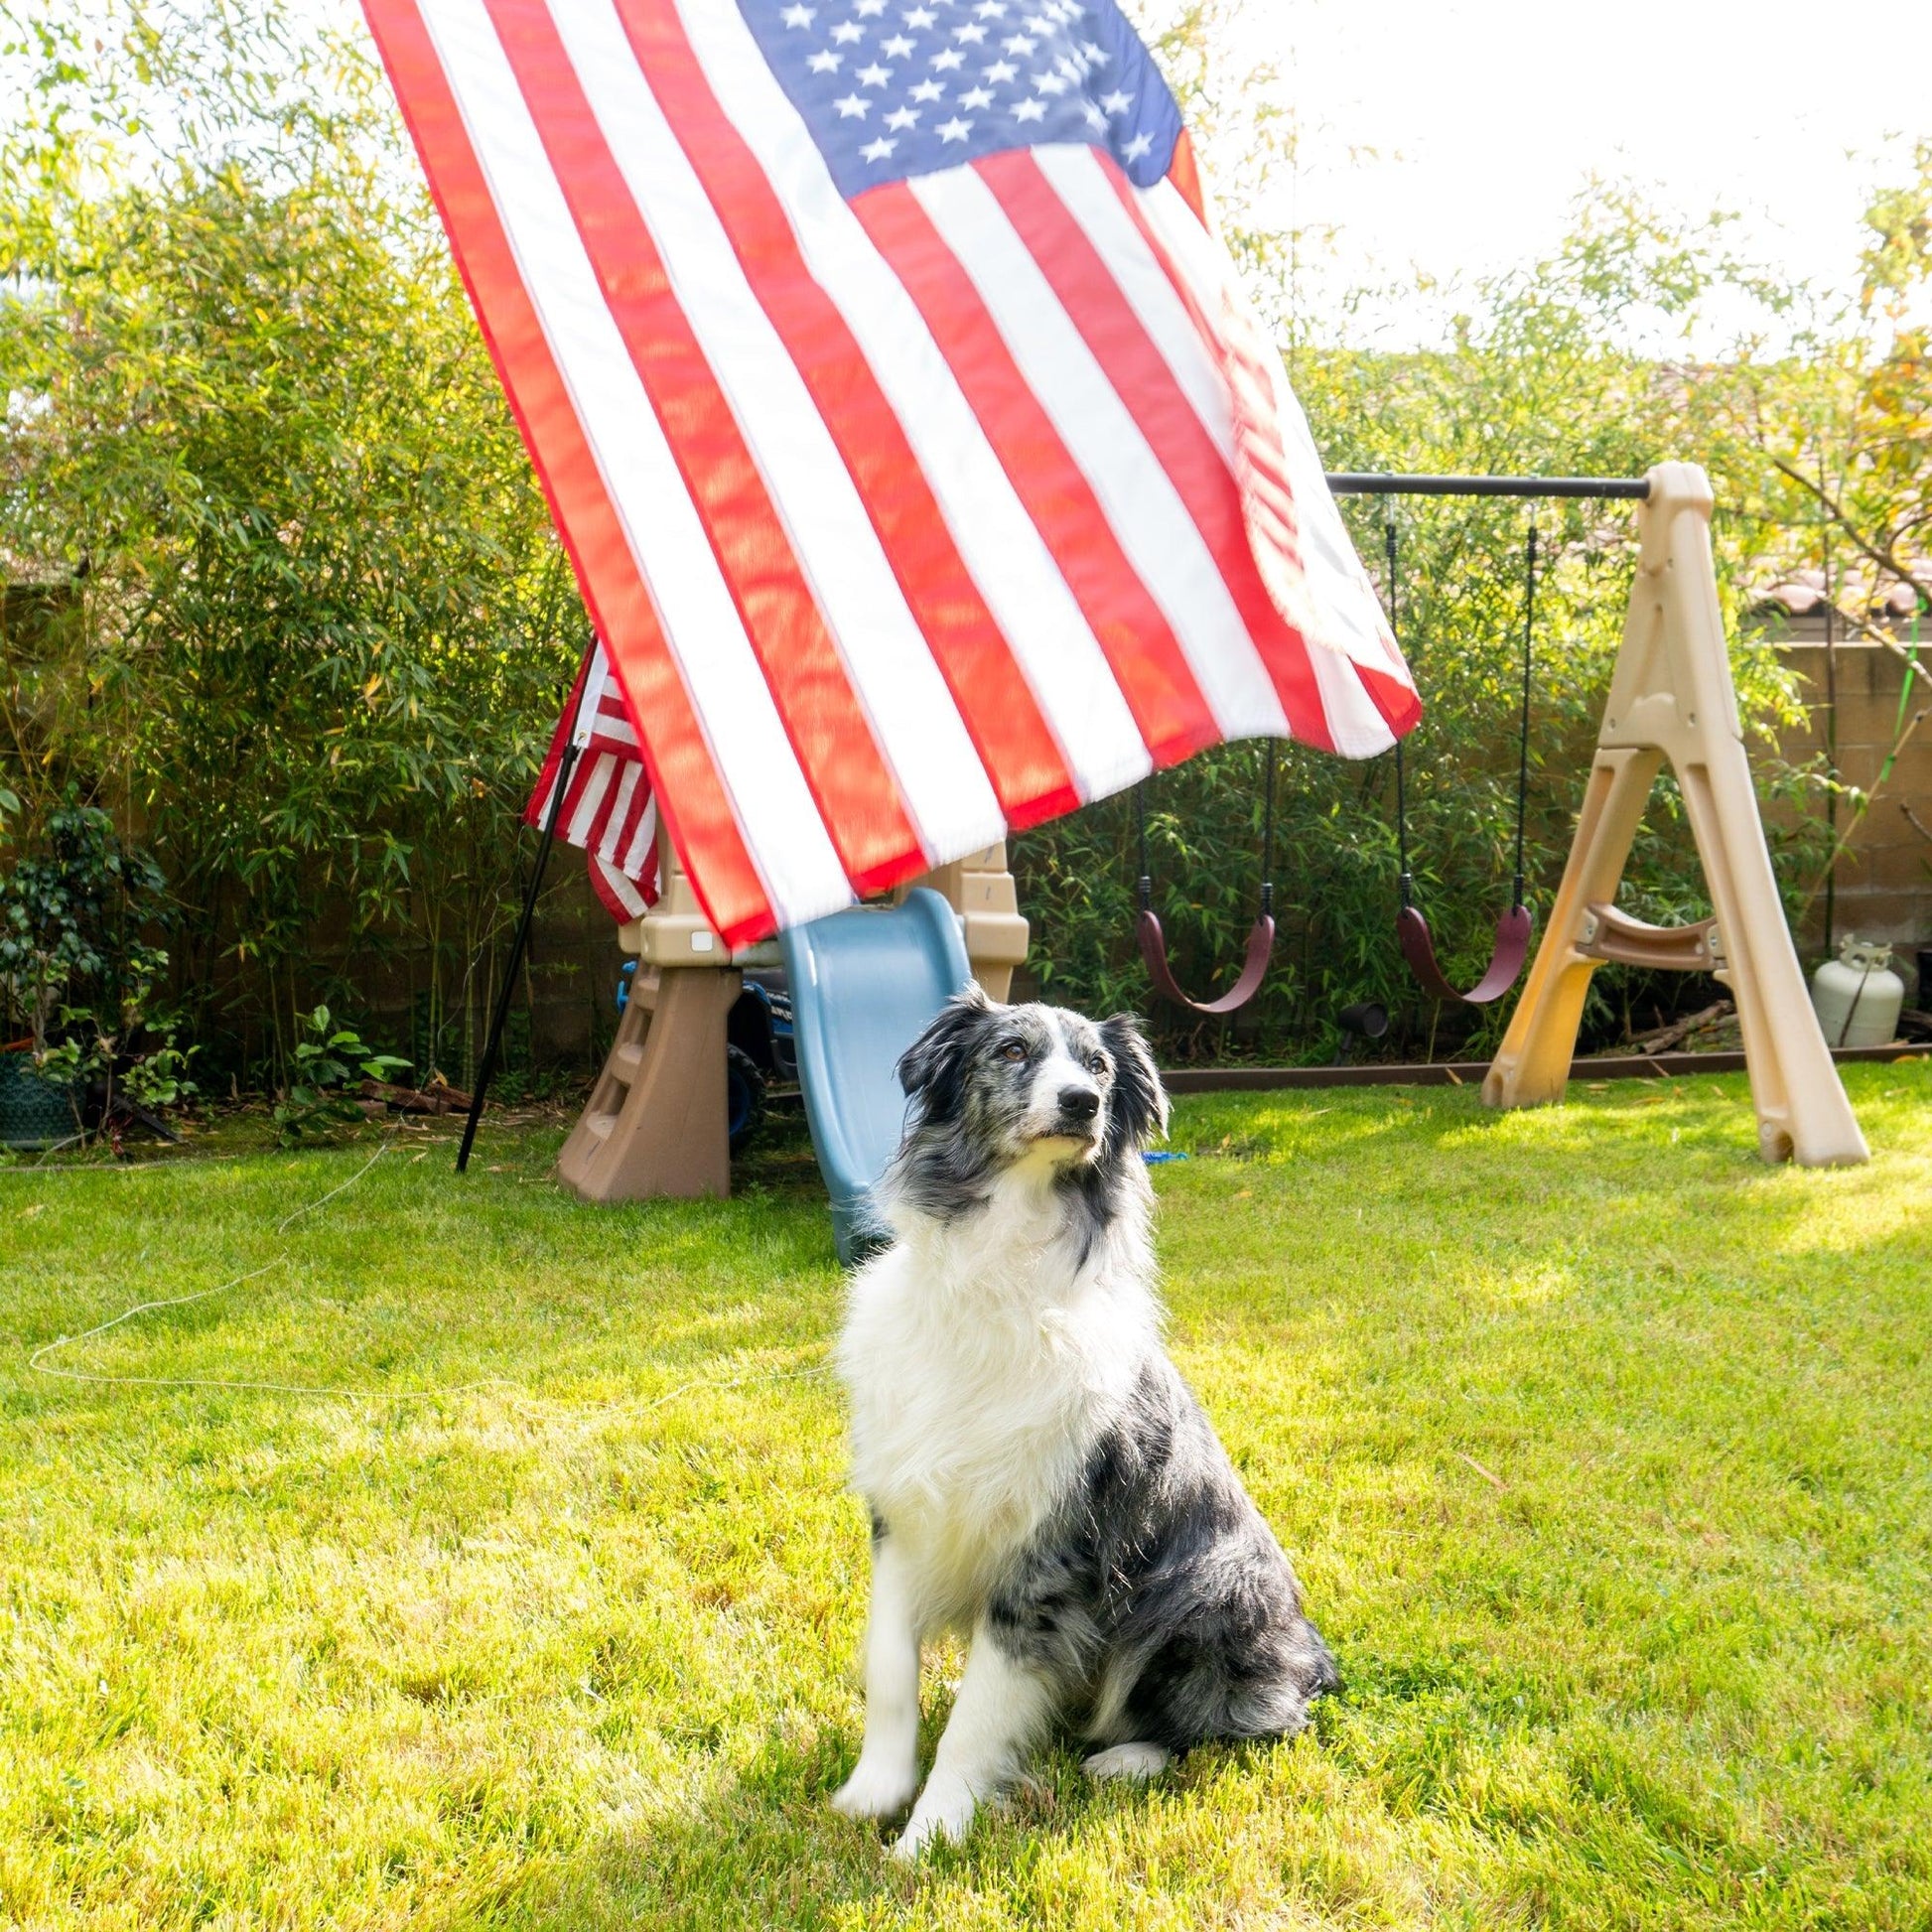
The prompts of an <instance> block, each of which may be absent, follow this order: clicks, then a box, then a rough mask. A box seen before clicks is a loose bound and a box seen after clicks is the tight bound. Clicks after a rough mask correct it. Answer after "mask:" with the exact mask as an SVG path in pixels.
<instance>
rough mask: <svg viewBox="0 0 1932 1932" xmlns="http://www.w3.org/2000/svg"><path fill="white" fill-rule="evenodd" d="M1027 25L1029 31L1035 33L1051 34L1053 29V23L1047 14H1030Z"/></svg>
mask: <svg viewBox="0 0 1932 1932" xmlns="http://www.w3.org/2000/svg"><path fill="white" fill-rule="evenodd" d="M1027 27H1028V31H1029V32H1031V33H1035V34H1050V33H1051V32H1052V31H1053V23H1052V21H1051V20H1050V19H1049V18H1048V17H1047V16H1046V15H1045V14H1029V15H1028V16H1027Z"/></svg>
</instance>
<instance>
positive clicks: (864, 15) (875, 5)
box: [852, 0, 886, 20]
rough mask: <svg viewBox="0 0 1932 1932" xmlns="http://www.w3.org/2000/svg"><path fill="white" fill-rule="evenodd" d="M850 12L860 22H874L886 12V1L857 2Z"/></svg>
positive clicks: (859, 0) (869, 0) (868, 0)
mask: <svg viewBox="0 0 1932 1932" xmlns="http://www.w3.org/2000/svg"><path fill="white" fill-rule="evenodd" d="M852 11H853V12H854V13H856V14H857V15H858V16H859V18H860V19H861V20H874V19H877V18H878V16H879V15H880V14H883V13H884V12H885V11H886V0H857V4H856V5H855V6H854V7H853V9H852Z"/></svg>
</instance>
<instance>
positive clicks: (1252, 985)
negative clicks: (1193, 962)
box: [1135, 906, 1275, 1020]
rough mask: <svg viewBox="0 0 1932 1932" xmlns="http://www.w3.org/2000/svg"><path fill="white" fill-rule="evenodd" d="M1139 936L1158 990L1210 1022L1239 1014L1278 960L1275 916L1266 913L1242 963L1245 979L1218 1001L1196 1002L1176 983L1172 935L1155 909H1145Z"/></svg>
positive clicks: (1257, 923)
mask: <svg viewBox="0 0 1932 1932" xmlns="http://www.w3.org/2000/svg"><path fill="white" fill-rule="evenodd" d="M1135 934H1136V937H1138V938H1139V940H1140V942H1141V957H1142V958H1143V959H1144V960H1145V961H1146V962H1147V971H1148V977H1149V978H1150V979H1151V980H1153V982H1154V990H1155V991H1156V992H1157V993H1161V994H1164V995H1166V997H1167V998H1168V999H1170V1000H1172V1001H1173V1003H1174V1005H1175V1006H1180V1007H1185V1008H1186V1009H1187V1011H1188V1012H1189V1013H1198V1014H1200V1015H1202V1016H1203V1017H1204V1018H1206V1019H1210V1020H1222V1019H1225V1018H1226V1017H1227V1016H1228V1015H1229V1014H1231V1013H1239V1012H1240V1011H1241V1009H1242V1008H1243V1007H1245V1006H1246V1005H1247V1004H1248V1003H1249V1001H1251V1000H1252V999H1253V998H1254V997H1255V995H1256V994H1257V993H1259V992H1260V991H1261V984H1262V981H1264V980H1265V979H1266V978H1267V977H1268V965H1269V961H1270V960H1272V959H1273V958H1274V956H1275V921H1274V918H1273V916H1272V915H1271V914H1269V913H1267V912H1264V913H1262V915H1261V916H1260V918H1258V919H1257V920H1256V921H1255V922H1254V926H1253V928H1252V930H1251V931H1250V932H1249V934H1248V954H1247V957H1246V959H1245V960H1243V961H1242V965H1241V977H1240V978H1239V979H1237V980H1236V981H1235V982H1234V984H1233V985H1232V986H1231V987H1229V989H1228V990H1227V991H1226V992H1225V993H1223V994H1222V995H1221V997H1220V998H1219V999H1218V1000H1194V999H1190V998H1189V997H1188V996H1187V995H1186V994H1185V993H1183V992H1182V991H1181V990H1180V987H1179V984H1178V983H1177V982H1176V981H1175V979H1174V976H1173V967H1172V966H1171V965H1169V963H1168V935H1167V934H1166V933H1165V932H1163V931H1162V929H1161V918H1160V914H1159V913H1157V912H1156V911H1155V910H1154V909H1153V907H1152V906H1144V907H1142V909H1141V916H1140V918H1139V920H1138V921H1137V923H1136V925H1135Z"/></svg>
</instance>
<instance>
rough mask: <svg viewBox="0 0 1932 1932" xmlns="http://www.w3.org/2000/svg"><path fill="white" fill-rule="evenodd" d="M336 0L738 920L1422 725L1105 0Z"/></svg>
mask: <svg viewBox="0 0 1932 1932" xmlns="http://www.w3.org/2000/svg"><path fill="white" fill-rule="evenodd" d="M365 5H366V7H367V11H368V15H369V19H370V21H371V23H372V25H373V27H374V29H375V33H376V37H377V39H378V41H379V42H380V44H381V48H382V52H383V57H384V60H385V61H386V63H387V65H388V69H389V72H390V74H391V77H392V78H393V80H394V82H395V86H396V90H397V93H398V95H399V96H400V98H401V101H402V106H403V111H404V114H405V116H406V118H407V119H408V121H409V124H410V127H411V130H412V132H413V134H414V137H415V140H416V143H417V147H418V149H419V151H420V153H421V155H422V158H423V162H424V166H425V168H426V169H427V171H428V175H429V180H430V185H431V187H432V190H433V191H434V192H435V194H436V197H437V200H438V203H439V206H440V207H441V209H442V212H443V218H444V220H445V223H446V224H447V226H448V228H449V231H450V236H451V240H452V242H453V244H454V246H455V249H456V254H457V258H458V261H459V263H460V265H461V267H462V269H463V272H464V275H465V277H466V280H467V282H468V285H469V289H470V293H471V296H472V299H473V301H474V302H475V305H476V308H477V312H478V315H479V317H480V318H481V320H482V322H483V331H484V334H485V336H486V338H487V340H488V342H489V345H490V348H491V352H492V353H493V355H494V356H495V358H496V362H497V366H498V368H499V370H500V372H501V374H502V378H503V381H504V384H505V387H506V388H507V390H508V392H509V395H510V399H511V402H512V405H513V407H514V408H515V410H516V412H517V415H518V418H519V420H520V422H521V424H522V428H523V432H524V435H525V437H526V439H527V441H528V443H529V446H530V450H531V453H532V455H533V457H534V458H535V461H536V465H537V469H538V472H539V474H540V476H541V477H542V479H543V482H544V486H545V488H546V489H547V491H548V492H549V495H550V499H551V504H552V507H553V510H554V512H555V515H556V518H557V522H558V526H559V528H560V529H561V531H562V532H563V535H564V539H565V541H566V543H567V544H568V545H569V547H570V551H571V554H572V557H573V559H574V561H575V563H576V567H577V571H578V574H579V578H580V580H581V582H582V585H583V588H584V593H585V597H586V600H587V602H588V604H589V606H590V609H591V612H592V616H593V619H594V621H595V622H596V625H597V628H598V631H599V633H600V635H601V637H602V638H603V640H604V644H605V649H606V652H607V653H608V662H609V668H610V673H611V679H612V681H613V682H614V683H615V685H616V687H617V692H618V698H619V702H618V704H617V706H616V707H615V710H614V712H613V718H614V721H615V720H616V719H617V717H618V716H619V715H620V714H621V721H622V722H623V723H624V724H625V725H626V726H627V727H628V729H629V730H630V731H631V732H632V733H633V734H634V735H635V736H636V738H637V741H638V743H637V747H636V750H637V751H638V752H639V753H640V754H641V757H642V760H643V762H644V764H645V765H646V766H647V768H648V772H649V783H650V789H651V790H652V791H654V795H655V799H656V803H657V805H658V807H659V809H661V810H662V812H663V814H664V817H665V821H666V823H667V825H668V828H669V830H670V833H671V836H672V838H673V839H674V841H675V842H676V845H677V848H678V852H679V855H680V857H681V858H682V860H683V862H684V864H685V867H686V870H687V871H688V872H689V874H690V876H691V879H692V883H693V885H694V887H695V888H696V890H697V892H698V895H699V897H700V899H701V901H702V902H703V904H704V906H705V909H706V911H707V913H708V915H709V916H710V918H711V920H712V922H713V923H714V925H715V926H716V927H717V928H718V930H719V931H720V932H721V933H722V934H723V935H724V936H725V938H726V940H727V941H728V942H729V943H731V944H734V945H737V944H744V943H748V942H750V941H751V940H754V939H757V938H759V937H762V936H764V935H765V934H767V933H769V932H771V931H772V930H774V929H775V928H777V927H781V926H786V925H791V924H795V923H799V922H801V921H804V920H807V919H811V918H815V917H818V916H820V915H821V914H824V913H827V912H831V911H835V910H837V909H838V908H840V907H841V906H844V905H847V904H850V903H851V902H852V901H853V899H854V898H855V897H862V896H865V895H868V894H872V893H876V892H880V891H884V890H886V889H887V888H889V887H891V886H894V885H896V884H897V883H899V882H900V881H902V880H905V879H907V878H910V877H913V876H915V875H917V874H919V873H921V872H924V871H926V870H928V869H930V868H931V867H933V866H935V865H939V864H943V863H945V862H947V861H949V860H951V859H955V858H959V857H961V856H963V855H964V854H966V853H969V852H973V851H977V850H979V849H980V848H982V847H984V846H986V845H989V844H991V843H992V842H993V841H994V840H995V839H997V838H999V837H1001V836H1002V835H1003V834H1004V833H1006V832H1007V831H1009V830H1011V829H1015V828H1020V827H1025V826H1028V825H1032V824H1036V823H1039V822H1041V821H1043V820H1045V819H1049V818H1051V817H1053V816H1055V815H1057V814H1059V813H1062V812H1066V811H1070V810H1073V809H1074V808H1076V807H1077V806H1079V805H1081V804H1083V803H1086V802H1087V801H1089V800H1092V799H1096V798H1103V797H1106V796H1109V795H1111V794H1112V793H1114V792H1117V791H1119V790H1121V789H1123V788H1124V787H1126V786H1128V785H1131V784H1133V783H1134V782H1135V781H1136V780H1137V779H1139V778H1141V777H1143V776H1145V775H1146V774H1147V773H1148V771H1149V770H1151V769H1153V768H1155V767H1157V766H1162V765H1167V764H1171V763H1173V762H1175V761H1176V760H1178V759H1184V758H1187V757H1189V756H1191V755H1192V754H1194V753H1196V752H1199V751H1201V750H1203V749H1204V748H1205V747H1207V746H1210V745H1214V744H1218V743H1222V742H1224V741H1226V740H1230V739H1236V738H1247V737H1260V736H1276V737H1291V738H1296V739H1300V740H1303V741H1304V742H1306V743H1310V744H1313V745H1317V746H1320V747H1323V748H1325V749H1328V750H1331V751H1334V752H1337V753H1340V754H1341V755H1343V756H1345V757H1350V758H1363V757H1368V756H1372V755H1373V754H1375V753H1378V752H1381V751H1384V750H1386V749H1387V748H1388V747H1389V746H1390V745H1391V744H1392V743H1393V742H1394V740H1395V738H1396V737H1397V736H1398V735H1399V734H1400V733H1402V732H1405V731H1407V730H1408V729H1409V728H1410V727H1411V726H1412V725H1413V724H1414V723H1415V721H1416V719H1417V717H1418V716H1419V707H1418V705H1417V702H1416V697H1415V690H1414V685H1413V682H1412V680H1411V678H1410V676H1409V673H1408V670H1407V667H1406V666H1405V665H1404V663H1403V661H1402V658H1401V655H1400V653H1399V652H1398V651H1397V649H1396V647H1395V643H1394V640H1393V638H1392V637H1391V636H1390V634H1389V630H1388V626H1387V624H1386V622H1385V621H1384V620H1383V618H1382V614H1381V611H1380V609H1379V607H1378V605H1377V603H1376V600H1375V596H1374V592H1373V590H1372V589H1371V587H1370V585H1369V582H1368V579H1367V577H1366V575H1365V574H1364V572H1363V570H1362V568H1361V564H1360V561H1359V559H1358V558H1357V557H1356V554H1355V551H1354V549H1353V547H1352V545H1351V544H1350V542H1349V539H1348V537H1347V534H1346V532H1345V530H1344V529H1343V526H1342V523H1341V520H1340V517H1339V515H1338V514H1337V512H1336V509H1335V505H1334V502H1333V499H1332V498H1331V497H1330V495H1329V493H1328V490H1327V487H1326V485H1325V483H1323V482H1322V479H1321V471H1320V464H1319V462H1318V460H1317V458H1316V455H1315V452H1314V448H1313V444H1312V441H1311V438H1310V435H1309V431H1308V425H1307V422H1306V420H1305V418H1304V416H1303V414H1302V411H1301V409H1300V406H1299V405H1298V404H1297V402H1296V401H1295V398H1294V397H1293V395H1292V394H1291V393H1290V391H1289V388H1288V385H1287V381H1286V377H1285V375H1284V372H1283V369H1282V366H1281V360H1280V357H1279V356H1278V355H1277V354H1276V353H1275V351H1274V349H1273V347H1272V346H1271V345H1269V343H1268V342H1267V340H1266V337H1265V336H1264V334H1263V332H1262V331H1261V330H1260V329H1259V327H1258V326H1257V325H1256V323H1255V321H1254V320H1253V318H1252V316H1251V314H1250V311H1249V310H1248V308H1247V306H1246V303H1245V301H1244V299H1243V296H1242V293H1241V290H1240V287H1239V283H1238V280H1237V277H1236V275H1235V272H1234V269H1233V267H1232V264H1231V263H1230V261H1229V259H1228V257H1227V254H1226V252H1225V250H1224V249H1223V248H1222V247H1221V245H1220V244H1219V242H1218V241H1217V240H1216V238H1215V236H1214V233H1213V230H1212V227H1211V223H1210V221H1209V218H1208V215H1207V212H1206V208H1205V205H1204V202H1203V198H1202V193H1201V189H1200V185H1199V181H1198V176H1197V173H1196V170H1195V166H1194V161H1193V154H1192V149H1191V146H1190V144H1189V141H1188V137H1187V134H1186V132H1185V130H1184V129H1183V127H1182V125H1181V121H1180V116H1179V113H1178V111H1177V109H1176V107H1175V105H1174V101H1173V96H1172V94H1171V93H1170V92H1169V90H1168V87H1167V85H1166V83H1165V81H1164V80H1163V79H1162V77H1161V75H1160V73H1159V71H1158V69H1156V68H1155V66H1154V64H1153V62H1152V61H1151V59H1150V58H1149V56H1148V53H1147V50H1146V49H1145V48H1144V47H1143V46H1142V45H1141V43H1140V41H1139V39H1138V38H1137V37H1136V35H1135V33H1134V31H1133V29H1132V28H1131V27H1130V26H1129V24H1128V22H1127V20H1126V18H1125V16H1124V15H1123V14H1122V13H1121V11H1120V8H1119V6H1118V5H1117V4H1116V0H1084V4H1082V3H1081V0H365ZM640 782H641V781H640ZM633 795H634V794H633ZM613 863H615V861H614V862H613Z"/></svg>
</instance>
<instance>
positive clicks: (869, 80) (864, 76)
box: [859, 61, 893, 87]
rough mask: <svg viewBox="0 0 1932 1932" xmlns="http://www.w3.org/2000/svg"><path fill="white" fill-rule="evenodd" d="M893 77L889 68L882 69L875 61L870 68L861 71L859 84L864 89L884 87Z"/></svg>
mask: <svg viewBox="0 0 1932 1932" xmlns="http://www.w3.org/2000/svg"><path fill="white" fill-rule="evenodd" d="M892 77H893V75H892V70H891V69H889V68H882V67H881V66H880V65H879V63H878V62H877V61H875V62H874V63H873V64H872V66H871V67H869V68H861V69H859V84H860V85H861V86H862V87H883V86H884V85H885V84H886V82H887V81H889V80H890V79H891V78H892Z"/></svg>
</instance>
